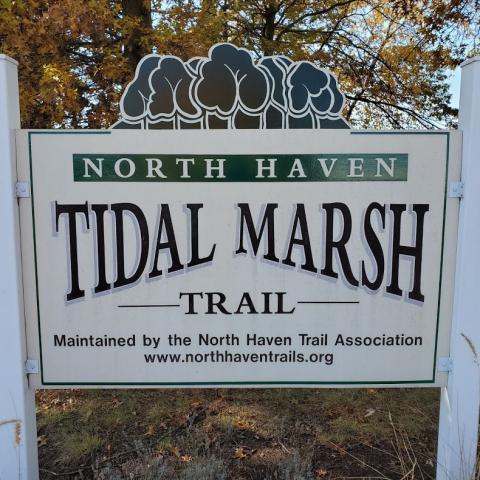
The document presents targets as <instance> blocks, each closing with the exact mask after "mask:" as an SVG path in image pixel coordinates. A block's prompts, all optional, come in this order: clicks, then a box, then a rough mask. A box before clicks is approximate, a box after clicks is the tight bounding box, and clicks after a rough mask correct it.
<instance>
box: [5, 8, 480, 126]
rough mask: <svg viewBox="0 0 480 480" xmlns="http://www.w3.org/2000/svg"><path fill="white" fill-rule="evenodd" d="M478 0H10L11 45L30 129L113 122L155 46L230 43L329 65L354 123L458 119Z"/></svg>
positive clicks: (159, 49) (190, 51)
mask: <svg viewBox="0 0 480 480" xmlns="http://www.w3.org/2000/svg"><path fill="white" fill-rule="evenodd" d="M479 6H480V4H479V0H419V1H412V0H366V1H359V0H323V1H316V0H290V1H289V0H282V1H279V0H255V1H248V2H247V1H239V0H232V1H228V0H222V1H212V0H205V1H198V0H178V1H155V0H154V1H146V0H122V1H114V0H95V1H94V0H83V1H80V2H79V1H77V0H61V1H60V0H50V1H45V0H18V1H10V0H0V51H2V52H3V53H6V54H8V55H10V56H12V57H14V58H16V59H17V60H18V61H19V62H20V65H21V68H20V82H21V108H22V126H23V127H24V128H50V127H58V126H63V127H73V128H84V127H88V128H104V127H109V126H110V125H112V124H113V123H114V122H115V121H116V120H117V119H118V116H119V110H118V101H119V99H120V96H121V93H122V90H123V87H124V86H125V85H126V84H127V83H128V82H129V81H130V80H131V79H132V78H133V74H134V70H135V67H136V65H137V63H138V61H139V60H140V59H141V58H142V57H143V56H144V55H145V54H147V53H158V54H172V55H177V56H179V57H181V58H182V59H184V60H185V59H187V58H189V57H192V56H195V55H202V56H204V55H206V54H207V52H208V49H209V47H210V46H211V45H212V44H214V43H216V42H222V41H229V42H232V43H234V44H236V45H237V46H243V47H246V48H248V49H251V50H252V51H253V52H255V55H257V56H261V55H271V54H285V55H288V56H290V57H291V58H292V59H294V60H310V61H312V62H314V63H316V64H317V65H318V66H321V67H328V68H330V69H331V70H332V71H334V72H335V73H336V74H337V75H338V78H339V82H340V86H341V88H342V89H343V91H344V92H346V94H347V104H346V108H345V111H344V115H345V118H347V119H348V120H349V121H350V122H351V123H352V124H353V125H356V126H369V127H376V128H379V127H394V128H404V127H410V126H412V127H427V128H430V127H436V126H441V125H445V124H450V123H452V122H454V121H455V116H456V111H455V110H454V109H452V108H451V107H450V95H449V90H448V75H449V74H450V73H451V69H452V68H454V67H455V66H457V65H458V64H459V63H460V62H461V61H462V60H463V59H464V58H465V57H466V56H467V55H469V54H473V53H474V52H475V49H478V43H477V42H478V36H479V13H478V11H479Z"/></svg>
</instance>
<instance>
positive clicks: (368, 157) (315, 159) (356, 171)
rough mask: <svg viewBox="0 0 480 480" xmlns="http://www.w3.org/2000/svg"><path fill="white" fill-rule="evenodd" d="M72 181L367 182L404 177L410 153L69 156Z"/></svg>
mask: <svg viewBox="0 0 480 480" xmlns="http://www.w3.org/2000/svg"><path fill="white" fill-rule="evenodd" d="M73 178H74V181H75V182H347V181H349V182H352V181H353V182H362V181H363V182H365V181H369V182H371V181H397V182H398V181H400V182H402V181H403V182H404V181H406V180H407V178H408V155H407V154H405V153H400V154H399V153H381V154H364V153H351V154H325V153H319V154H302V155H295V154H292V155H285V154H282V155H275V154H258V155H188V154H185V155H161V154H148V155H144V154H142V155H138V154H118V155H111V154H101V153H78V154H74V155H73Z"/></svg>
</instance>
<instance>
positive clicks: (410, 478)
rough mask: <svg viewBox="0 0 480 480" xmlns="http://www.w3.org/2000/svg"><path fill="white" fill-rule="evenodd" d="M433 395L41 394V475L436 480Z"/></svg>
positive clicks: (317, 391)
mask: <svg viewBox="0 0 480 480" xmlns="http://www.w3.org/2000/svg"><path fill="white" fill-rule="evenodd" d="M438 401H439V395H438V390H436V389H415V390H413V389H411V390H410V389H400V390H398V389H380V390H377V389H363V390H350V389H347V390H340V389H336V390H328V389H309V390H307V389H270V390H262V389H257V390H255V389H252V390H233V389H232V390H206V389H205V390H63V391H56V390H52V391H40V392H38V398H37V410H38V411H37V421H38V436H39V456H40V466H41V478H42V479H45V480H51V479H53V478H72V479H74V478H79V479H80V478H82V479H98V480H100V479H102V480H107V479H118V480H120V479H134V478H142V479H143V478H144V479H180V480H189V479H192V480H193V479H205V480H222V479H235V480H237V479H238V480H310V479H313V480H318V479H320V480H323V479H339V478H383V479H388V480H395V479H404V480H414V479H421V480H426V479H430V478H434V473H435V448H436V435H437V421H438Z"/></svg>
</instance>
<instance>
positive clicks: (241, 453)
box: [233, 447, 247, 460]
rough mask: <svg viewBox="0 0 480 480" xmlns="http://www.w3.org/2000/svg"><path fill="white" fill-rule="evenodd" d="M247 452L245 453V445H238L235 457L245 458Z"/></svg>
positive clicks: (237, 458)
mask: <svg viewBox="0 0 480 480" xmlns="http://www.w3.org/2000/svg"><path fill="white" fill-rule="evenodd" d="M246 456H247V454H246V453H245V450H244V448H243V447H238V448H236V449H235V453H234V454H233V458H235V459H236V460H243V459H244V458H245V457H246Z"/></svg>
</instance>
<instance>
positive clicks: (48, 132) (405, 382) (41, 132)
mask: <svg viewBox="0 0 480 480" xmlns="http://www.w3.org/2000/svg"><path fill="white" fill-rule="evenodd" d="M111 133H112V132H111V131H109V130H105V131H84V132H81V131H72V132H69V131H66V130H59V131H54V130H46V131H44V130H38V131H29V132H28V155H29V166H30V186H31V195H32V225H33V251H34V258H35V286H36V297H37V298H36V303H37V322H38V336H39V347H40V348H39V350H40V367H41V368H40V376H41V380H42V385H45V386H75V385H78V386H102V385H104V386H132V387H136V386H138V387H140V386H155V385H157V386H171V387H182V386H198V387H201V386H209V385H265V386H268V385H332V386H334V385H418V384H424V385H428V384H434V383H435V379H436V369H437V348H438V330H439V324H440V303H441V293H442V282H443V256H444V246H445V217H446V208H447V190H448V170H449V163H450V132H445V131H439V132H408V131H405V132H402V131H390V132H389V131H350V132H349V133H350V135H446V137H447V145H446V156H445V157H446V158H445V160H446V161H445V186H444V200H443V225H442V247H441V256H440V278H439V287H438V303H437V325H436V332H435V350H434V358H433V371H432V378H431V379H428V380H403V381H400V380H399V381H377V382H374V381H363V382H362V381H343V382H324V381H290V382H289V381H264V382H260V381H256V382H249V381H243V382H228V381H227V382H45V381H44V369H43V352H42V330H41V322H40V297H39V291H38V267H37V238H36V229H35V196H34V182H33V171H32V170H33V169H32V136H33V135H110V134H111Z"/></svg>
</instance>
